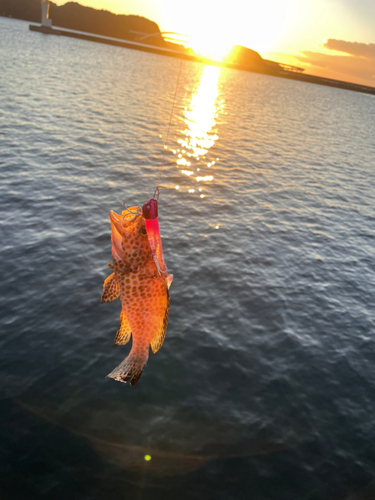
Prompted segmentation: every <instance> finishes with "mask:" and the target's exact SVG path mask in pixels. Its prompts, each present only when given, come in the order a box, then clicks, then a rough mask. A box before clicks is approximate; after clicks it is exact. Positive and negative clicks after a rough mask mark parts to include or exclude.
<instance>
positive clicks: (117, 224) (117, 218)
mask: <svg viewBox="0 0 375 500" xmlns="http://www.w3.org/2000/svg"><path fill="white" fill-rule="evenodd" d="M109 218H110V219H111V224H112V229H116V231H117V232H118V233H120V235H121V236H124V234H125V233H124V227H123V223H124V220H123V218H122V216H121V215H118V214H116V212H114V211H113V210H110V211H109Z"/></svg>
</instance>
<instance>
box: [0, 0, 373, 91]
mask: <svg viewBox="0 0 375 500" xmlns="http://www.w3.org/2000/svg"><path fill="white" fill-rule="evenodd" d="M47 3H48V4H49V18H50V19H52V21H53V26H54V27H55V26H56V27H58V28H61V30H59V29H56V28H52V25H51V22H50V19H48V23H49V24H48V25H43V23H42V25H41V26H36V25H30V29H31V30H32V31H39V32H42V33H45V34H50V35H62V36H68V37H73V38H81V39H85V40H88V41H92V42H100V43H107V44H111V45H117V46H122V47H125V48H130V49H136V50H143V51H146V52H154V53H156V54H161V55H165V56H170V57H178V58H183V59H189V60H192V61H198V62H203V63H205V64H214V65H218V66H226V67H229V68H233V69H239V70H244V71H252V72H256V73H263V74H267V75H272V76H277V77H281V78H287V79H291V80H299V81H303V82H308V83H315V84H319V85H326V86H330V87H336V88H342V89H347V90H353V91H356V92H365V93H369V94H375V88H374V87H367V86H365V85H358V84H354V83H349V82H343V81H339V80H332V79H329V78H321V77H318V76H313V75H308V74H306V73H303V71H304V69H303V68H297V67H295V66H290V65H287V64H282V63H277V62H274V61H269V60H266V59H263V58H262V57H261V56H260V54H259V53H258V52H256V51H255V50H252V49H249V48H248V47H243V46H240V45H236V46H234V47H233V48H232V50H231V52H230V54H229V55H228V56H227V57H226V58H225V59H224V60H223V61H217V60H213V59H210V58H208V57H202V56H200V55H199V54H196V53H195V52H194V51H193V50H192V49H189V48H185V47H184V46H183V45H180V44H177V43H173V42H170V41H167V40H165V39H164V38H163V34H162V33H161V31H160V29H159V26H158V25H157V24H156V23H155V22H153V21H150V20H149V19H147V18H145V17H141V16H134V15H124V14H113V13H112V12H109V11H107V10H97V9H93V8H91V7H84V6H82V5H80V4H79V3H76V2H68V3H66V4H64V5H61V6H58V5H56V4H55V3H54V2H47V1H46V0H42V4H43V5H46V4H47ZM41 12H42V8H41V0H0V16H4V17H11V18H15V19H21V20H24V21H29V22H31V23H40V22H41V18H42V16H41Z"/></svg>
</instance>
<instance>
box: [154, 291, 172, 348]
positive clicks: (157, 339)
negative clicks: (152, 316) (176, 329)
mask: <svg viewBox="0 0 375 500" xmlns="http://www.w3.org/2000/svg"><path fill="white" fill-rule="evenodd" d="M168 315H169V293H168V290H167V307H166V309H165V314H164V317H163V318H162V321H161V323H160V325H159V328H158V330H157V332H156V335H155V336H154V338H153V339H152V341H151V349H152V352H153V353H154V354H155V353H157V352H158V350H159V349H160V347H161V346H162V345H163V342H164V338H165V332H166V330H167V324H168Z"/></svg>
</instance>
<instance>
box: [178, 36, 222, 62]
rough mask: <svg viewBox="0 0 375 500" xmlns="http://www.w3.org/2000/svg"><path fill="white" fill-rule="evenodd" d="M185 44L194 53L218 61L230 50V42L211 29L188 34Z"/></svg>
mask: <svg viewBox="0 0 375 500" xmlns="http://www.w3.org/2000/svg"><path fill="white" fill-rule="evenodd" d="M187 46H188V47H190V48H191V49H192V50H193V51H194V52H195V53H196V54H199V55H201V56H203V57H209V58H211V59H216V60H218V61H220V60H221V59H223V57H224V56H225V55H226V54H227V53H228V52H229V51H230V49H231V48H232V43H230V41H229V40H227V39H226V38H225V37H223V36H222V37H220V36H218V34H217V33H215V31H213V30H205V31H203V32H194V33H192V34H190V35H188V38H187Z"/></svg>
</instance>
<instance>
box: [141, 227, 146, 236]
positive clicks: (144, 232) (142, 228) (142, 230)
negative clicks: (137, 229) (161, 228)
mask: <svg viewBox="0 0 375 500" xmlns="http://www.w3.org/2000/svg"><path fill="white" fill-rule="evenodd" d="M141 234H142V235H143V236H146V234H147V231H146V228H145V226H142V227H141Z"/></svg>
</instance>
